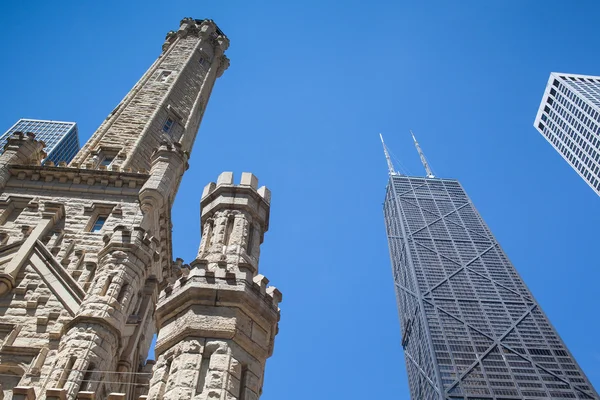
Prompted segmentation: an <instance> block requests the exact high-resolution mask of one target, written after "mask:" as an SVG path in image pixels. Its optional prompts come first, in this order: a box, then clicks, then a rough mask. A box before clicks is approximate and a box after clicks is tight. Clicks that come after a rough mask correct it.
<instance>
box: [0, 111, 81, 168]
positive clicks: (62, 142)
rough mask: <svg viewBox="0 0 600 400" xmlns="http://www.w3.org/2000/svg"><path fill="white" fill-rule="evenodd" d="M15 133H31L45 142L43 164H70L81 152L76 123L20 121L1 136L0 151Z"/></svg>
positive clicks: (35, 120)
mask: <svg viewBox="0 0 600 400" xmlns="http://www.w3.org/2000/svg"><path fill="white" fill-rule="evenodd" d="M15 132H31V133H33V134H35V138H36V140H38V141H41V142H44V144H45V145H46V147H45V148H44V151H45V152H46V158H44V159H43V160H42V164H44V163H47V162H49V161H51V162H52V163H53V164H55V165H58V163H59V162H65V163H67V164H68V163H70V162H71V160H72V159H73V157H75V154H77V152H78V151H79V135H78V134H77V133H78V132H77V124H76V123H75V122H61V121H45V120H37V119H20V120H18V121H17V123H16V124H14V125H13V126H12V127H11V128H10V129H9V130H8V131H6V132H5V133H4V134H3V135H2V136H0V149H4V146H6V144H7V143H8V138H9V137H10V136H12V135H13V134H14V133H15ZM0 154H1V153H0Z"/></svg>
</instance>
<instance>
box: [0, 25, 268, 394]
mask: <svg viewBox="0 0 600 400" xmlns="http://www.w3.org/2000/svg"><path fill="white" fill-rule="evenodd" d="M228 45H229V41H228V39H227V37H226V36H225V35H224V34H223V33H222V32H221V31H220V30H219V28H218V27H217V26H216V25H215V24H214V23H213V22H212V21H210V20H194V19H191V18H186V19H184V20H182V21H181V26H180V28H179V30H178V31H177V32H169V33H168V34H167V38H166V41H165V43H164V45H163V48H162V53H161V54H160V56H159V57H158V59H157V60H156V61H155V62H154V64H152V66H151V67H150V69H148V71H147V72H146V73H145V74H144V75H143V76H142V78H141V79H140V80H139V82H138V83H137V84H136V85H135V86H134V87H133V89H132V90H131V91H130V92H129V93H128V94H127V95H126V96H125V98H124V99H123V100H122V101H121V103H119V105H118V106H117V107H116V108H115V109H114V110H113V111H112V112H111V113H110V115H109V116H108V117H107V118H106V120H105V121H104V122H103V123H102V125H101V126H100V127H99V128H98V130H97V131H96V132H95V133H94V134H93V135H92V137H91V138H90V140H89V141H88V142H87V143H86V144H85V145H84V146H83V148H82V149H81V151H80V152H79V153H78V154H77V156H76V157H75V159H74V160H73V161H72V162H71V163H70V164H69V165H66V164H65V163H59V164H58V165H52V164H50V165H48V164H46V165H45V166H41V165H40V160H42V159H43V158H44V152H43V147H44V146H43V143H41V142H39V141H37V140H36V139H35V138H34V137H33V135H29V134H21V133H17V134H14V135H13V136H12V137H11V138H10V139H9V141H8V143H7V145H6V147H5V152H4V153H3V154H2V155H1V156H0V384H1V385H2V390H1V391H0V398H3V399H6V400H7V399H11V398H14V399H17V398H23V399H75V398H77V399H137V398H138V397H139V396H140V395H144V394H145V393H146V392H147V390H148V384H149V382H148V381H149V379H150V377H151V375H150V373H149V371H148V368H149V367H148V366H146V365H145V360H146V356H147V352H148V349H149V345H150V341H151V339H152V336H153V333H154V331H155V319H156V316H157V315H159V316H160V318H161V320H160V322H161V326H163V327H164V329H163V331H164V332H165V334H164V335H163V331H161V341H160V346H161V347H160V353H159V354H160V355H161V357H162V359H164V360H168V354H167V353H169V351H170V352H171V353H169V354H175V353H177V351H178V350H177V348H178V346H179V348H181V347H182V346H183V347H184V348H186V347H185V346H186V345H187V343H189V346H194V345H195V343H198V344H199V346H201V349H202V351H201V354H202V355H201V358H203V359H204V358H206V357H207V354H209V353H210V354H214V356H211V358H210V360H211V364H210V365H208V366H206V363H204V364H202V362H203V361H201V365H200V368H208V369H209V370H210V371H213V370H215V371H216V370H218V369H217V367H216V365H217V364H215V365H213V364H212V363H213V359H214V363H218V361H219V357H217V356H221V355H227V356H228V357H230V358H229V359H230V360H232V361H231V362H230V363H231V370H230V372H229V374H230V375H231V378H228V379H227V382H228V384H234V383H235V382H234V379H233V378H236V379H238V380H239V381H240V382H241V383H240V385H242V386H243V387H246V388H248V389H249V390H250V392H252V393H256V394H258V393H259V389H258V388H259V387H260V383H261V380H262V372H261V371H262V369H261V368H262V367H263V366H264V359H265V358H266V356H267V355H268V354H269V353H270V351H271V347H272V341H271V342H269V340H271V339H272V336H273V335H274V334H275V333H274V332H275V331H276V322H274V321H275V320H276V318H275V317H276V306H275V305H274V301H275V299H276V298H277V296H278V294H277V292H276V291H273V290H271V291H270V292H269V293H270V295H269V294H266V292H265V288H264V285H265V283H266V281H265V280H264V279H262V278H260V277H258V278H256V277H254V275H255V273H256V268H257V260H258V243H259V242H260V240H261V239H262V233H263V232H264V231H265V230H266V227H267V223H268V195H267V192H266V190H263V191H262V192H261V191H256V190H255V185H254V183H255V179H254V178H253V177H251V176H248V175H244V176H245V178H244V179H245V180H244V182H242V185H240V186H239V187H234V186H232V185H231V184H230V183H231V182H225V181H223V179H224V178H223V179H221V181H222V182H221V181H220V183H221V185H220V186H218V187H217V188H215V194H211V193H206V196H205V200H203V201H204V203H203V204H204V206H205V215H206V216H205V217H203V218H204V219H203V222H204V225H205V226H214V228H211V229H213V230H212V231H211V232H214V234H213V233H211V234H209V235H208V237H213V238H214V239H211V240H212V241H211V242H210V243H212V244H210V245H208V244H207V245H205V244H204V243H207V242H206V240H205V239H203V245H205V246H206V251H207V253H206V256H205V255H204V253H202V254H201V256H200V257H199V258H198V260H197V262H195V263H194V267H193V268H192V270H191V272H190V273H189V277H188V279H189V280H190V282H189V285H190V287H195V286H194V285H197V283H196V279H200V277H202V279H205V280H206V281H207V282H208V281H211V282H213V286H212V289H210V290H213V291H215V292H216V293H218V294H219V296H221V295H223V296H224V294H225V293H231V296H232V298H231V299H230V300H227V301H226V302H225V303H223V305H224V308H223V309H218V307H214V306H217V305H219V303H218V302H219V301H221V300H217V303H213V308H212V309H210V310H206V318H207V319H210V318H212V317H211V316H212V315H219V313H221V314H223V318H222V320H223V321H227V318H228V317H229V318H233V319H235V320H236V322H235V326H236V327H237V328H239V329H240V334H239V337H238V336H236V335H232V334H229V335H227V334H226V333H225V331H226V330H227V329H226V328H227V327H225V326H224V327H223V329H220V330H219V329H216V330H214V331H210V330H207V331H202V330H201V329H196V330H195V331H193V332H192V334H191V336H190V335H187V333H186V332H187V331H184V330H181V329H180V330H179V331H178V330H177V329H176V328H175V327H176V326H177V325H178V322H177V321H170V320H166V319H165V318H167V317H165V316H167V315H174V313H175V312H176V311H174V310H173V309H172V304H173V301H172V300H170V299H169V296H173V293H175V292H176V291H181V288H180V287H185V285H184V284H185V277H184V275H182V276H181V277H180V276H179V274H178V273H177V274H174V272H173V271H174V270H176V271H178V270H180V268H179V264H180V263H178V262H176V263H173V262H172V260H173V259H174V257H173V255H172V254H171V217H170V213H171V205H172V204H173V201H174V198H175V194H176V192H177V188H178V185H179V182H180V181H181V177H182V175H183V173H184V171H185V170H186V168H187V161H188V158H189V156H190V151H191V149H192V145H193V143H194V140H195V137H196V133H197V131H198V128H199V126H200V122H201V120H202V116H203V113H204V110H205V107H206V104H207V101H208V99H209V97H210V93H211V91H212V88H213V85H214V83H215V81H216V79H217V78H218V77H219V76H221V74H222V73H223V72H224V71H225V69H227V67H228V65H229V61H228V59H227V57H225V55H224V52H225V50H226V49H227V47H228ZM246 181H248V182H250V183H249V184H247V183H245V182H246ZM238 192H239V193H240V194H241V195H242V198H244V196H245V197H246V198H247V199H248V203H247V204H238V199H237V198H234V199H230V198H229V197H228V196H229V195H231V194H233V193H238ZM230 203H231V204H230ZM227 207H229V208H227ZM211 208H212V211H211ZM222 214H223V215H227V218H230V217H229V216H231V218H232V220H233V225H227V224H229V223H230V222H229V219H228V220H227V222H226V227H227V228H226V232H229V233H228V234H227V235H228V236H227V240H226V241H225V242H224V243H226V245H222V247H221V251H222V253H221V254H222V255H224V257H219V260H216V258H217V257H216V256H214V255H213V253H214V252H216V251H217V250H215V249H213V246H217V245H218V243H220V242H218V240H220V241H223V240H224V239H223V238H221V237H220V236H218V235H219V234H221V235H222V233H219V232H220V230H219V229H221V226H220V225H219V224H221V223H222V217H221V215H222ZM209 219H210V221H212V222H206V221H208V220H209ZM242 231H243V232H244V233H243V234H242ZM248 235H250V237H251V238H252V239H249V237H248ZM248 240H250V241H248ZM249 245H250V248H252V250H248V246H249ZM244 246H246V247H244ZM215 254H216V253H215ZM236 257H238V258H236ZM235 260H237V261H235ZM201 271H202V273H201ZM211 273H212V274H213V275H211ZM202 274H203V275H202ZM196 276H197V277H198V278H195V277H196ZM253 277H254V278H253ZM175 279H176V282H175V284H173V285H168V282H174V280H175ZM254 281H256V282H257V284H256V285H258V286H257V287H256V286H254V284H253V283H252V282H254ZM248 282H250V283H248ZM178 285H179V286H178ZM223 285H230V286H228V287H227V289H230V290H221V289H220V287H221V286H223ZM243 285H247V286H248V291H249V292H248V293H246V294H244V296H245V297H243V296H241V297H239V299H240V300H239V303H236V301H238V300H237V299H238V297H235V296H237V292H236V288H238V287H239V290H238V291H241V288H242V286H243ZM162 289H165V291H164V295H163V297H164V299H163V300H161V302H162V303H161V304H164V306H162V308H161V309H160V312H159V313H157V314H156V313H155V311H156V303H157V301H158V298H159V293H160V291H161V290H162ZM255 290H256V292H254V291H255ZM189 292H191V290H190V291H189ZM202 293H203V294H202V295H203V296H207V297H210V296H209V293H212V292H210V291H208V292H206V293H205V292H202ZM252 296H254V297H252ZM172 298H175V297H172ZM225 298H226V297H225V296H224V300H223V301H225ZM242 298H243V299H244V303H243V304H242V303H241V301H242V300H241V299H242ZM269 299H270V300H269ZM213 300H214V299H213ZM261 301H262V303H260V302H261ZM185 304H186V306H187V305H189V304H190V303H189V302H187V303H185ZM236 304H237V306H236ZM190 307H192V308H194V307H200V308H202V307H204V306H203V303H201V302H199V303H198V304H197V305H190ZM236 307H238V308H236ZM248 307H258V308H257V309H256V310H250V309H249V308H248ZM228 313H229V314H228ZM234 314H235V316H233V315H234ZM263 314H264V315H263ZM182 317H183V315H182ZM244 318H245V319H244ZM244 324H246V325H244ZM247 324H249V326H247ZM273 324H275V325H273ZM244 329H250V330H249V331H246V330H244ZM169 332H171V333H173V334H177V335H178V336H177V337H174V336H169ZM242 334H244V335H247V337H248V339H245V337H244V340H246V341H244V340H242V339H241V338H242ZM261 335H262V336H261ZM179 340H182V341H183V342H184V343H185V344H183V345H178V344H177V342H178V341H179ZM194 340H196V342H194ZM252 343H256V346H258V347H257V348H256V349H254V348H253V346H254V344H252ZM261 346H262V347H261ZM223 349H224V350H223ZM177 354H178V353H177ZM199 354H200V353H199ZM233 359H235V360H237V363H238V364H235V363H234V362H233ZM178 360H179V358H177V357H175V358H173V362H179V361H178ZM167 362H168V361H167ZM234 364H235V365H236V366H234ZM244 368H246V369H244ZM163 370H164V368H163ZM159 372H160V371H159ZM171 372H172V376H176V374H175V372H174V371H171ZM200 372H201V371H200ZM211 374H212V372H211ZM157 379H159V378H157V376H155V377H154V378H153V380H152V382H153V383H154V382H156V381H157ZM169 382H170V381H169V380H167V388H166V390H163V391H161V392H160V393H165V395H164V396H165V397H161V396H163V395H162V394H160V395H153V396H154V397H153V398H157V399H162V398H164V399H179V398H181V397H179V396H178V395H175V397H168V394H169V393H170V392H173V393H175V391H174V389H173V388H170V387H169V386H168V384H169ZM204 382H205V383H206V384H207V385H208V386H207V387H209V388H210V389H211V390H212V389H213V385H214V380H213V379H212V377H208V378H206V379H205V381H204ZM153 389H154V387H153ZM157 390H158V389H157ZM228 390H229V389H228ZM230 392H231V393H235V390H233V391H231V390H230ZM250 392H248V393H250ZM200 393H203V392H202V390H200ZM230 398H231V397H230ZM242 398H244V397H242ZM251 398H252V397H251V395H250V394H249V395H247V396H246V397H245V399H246V400H248V399H251Z"/></svg>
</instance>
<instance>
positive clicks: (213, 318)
mask: <svg viewBox="0 0 600 400" xmlns="http://www.w3.org/2000/svg"><path fill="white" fill-rule="evenodd" d="M257 183H258V181H257V179H256V177H255V176H254V175H252V174H249V173H243V174H242V179H241V182H240V185H234V184H233V174H232V173H231V172H224V173H222V174H221V175H220V176H219V179H218V180H217V184H216V185H215V184H214V183H210V184H209V185H207V186H206V187H205V188H204V192H203V194H202V202H201V206H202V218H201V222H202V242H201V244H200V249H199V251H198V256H197V257H196V259H195V260H194V261H193V262H192V263H191V265H189V266H187V265H186V266H184V267H183V268H182V269H181V271H180V272H179V273H178V275H180V277H179V279H177V280H176V281H174V282H173V283H172V284H170V285H169V286H168V287H166V288H165V290H164V291H163V292H162V293H161V296H160V299H159V301H158V306H157V309H156V315H157V324H158V327H159V334H158V341H157V345H156V355H157V363H156V367H155V371H154V375H153V377H152V381H151V383H150V392H149V396H148V399H151V400H156V399H163V398H164V399H198V400H204V399H229V400H234V399H240V400H242V399H243V400H256V399H258V398H259V396H260V394H261V392H262V383H263V373H264V369H265V362H266V359H267V358H268V357H269V356H270V355H271V354H272V352H273V344H274V339H275V335H276V334H277V323H278V321H279V308H278V304H279V302H280V301H281V293H280V292H279V291H278V290H277V289H276V288H274V287H268V288H267V283H268V280H267V279H266V278H265V277H264V276H262V275H259V274H258V258H259V253H260V244H261V243H262V241H263V237H264V233H265V232H266V231H267V229H268V227H269V207H270V204H269V203H270V192H269V190H268V189H267V188H266V187H264V186H263V187H261V188H260V189H257Z"/></svg>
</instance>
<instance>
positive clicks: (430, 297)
mask: <svg viewBox="0 0 600 400" xmlns="http://www.w3.org/2000/svg"><path fill="white" fill-rule="evenodd" d="M384 214H385V223H386V228H387V236H388V242H389V247H390V255H391V259H392V270H393V276H394V283H395V288H396V295H397V300H398V307H399V314H400V320H401V329H402V346H403V348H404V355H405V359H406V368H407V370H408V382H409V386H410V392H411V398H412V399H413V400H432V399H435V400H440V399H444V400H446V399H452V400H458V399H462V400H467V399H469V400H484V399H485V400H492V399H494V400H500V399H502V400H508V399H599V397H598V394H597V393H596V391H595V390H594V388H593V387H592V385H591V384H590V382H589V380H588V379H587V377H586V376H585V374H584V373H583V371H582V370H581V368H580V367H579V365H578V364H577V362H576V361H575V359H574V358H573V356H572V355H571V353H569V350H568V349H567V347H566V346H565V344H564V343H563V341H562V340H561V338H560V336H559V335H558V333H557V332H556V330H555V329H554V328H553V327H552V325H551V324H550V322H549V321H548V318H547V317H546V315H545V314H544V312H543V311H542V309H541V308H540V306H539V304H538V303H537V302H536V301H535V299H534V298H533V296H532V294H531V293H530V292H529V290H528V289H527V287H526V286H525V284H524V283H523V280H522V279H521V277H520V276H519V274H518V273H517V271H516V270H515V268H514V267H513V265H512V264H511V263H510V261H509V260H508V258H507V256H506V254H505V253H504V251H502V248H501V247H500V245H499V244H498V242H497V241H496V239H495V238H494V236H493V235H492V233H491V232H490V230H489V228H488V227H487V225H486V224H485V222H484V221H483V220H482V218H481V216H480V215H479V213H478V212H477V210H476V209H475V207H474V206H473V204H472V203H471V201H470V199H469V198H468V196H467V194H466V193H465V191H464V189H463V188H462V186H461V185H460V183H459V182H458V181H456V180H451V179H438V178H420V177H408V176H403V175H399V174H391V175H390V180H389V184H388V187H387V194H386V198H385V203H384ZM589 334H592V333H589Z"/></svg>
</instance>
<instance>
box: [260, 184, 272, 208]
mask: <svg viewBox="0 0 600 400" xmlns="http://www.w3.org/2000/svg"><path fill="white" fill-rule="evenodd" d="M258 194H259V195H260V197H262V198H263V199H265V201H266V202H267V203H268V204H271V191H270V190H269V189H267V187H266V186H262V187H261V188H260V189H258Z"/></svg>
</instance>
